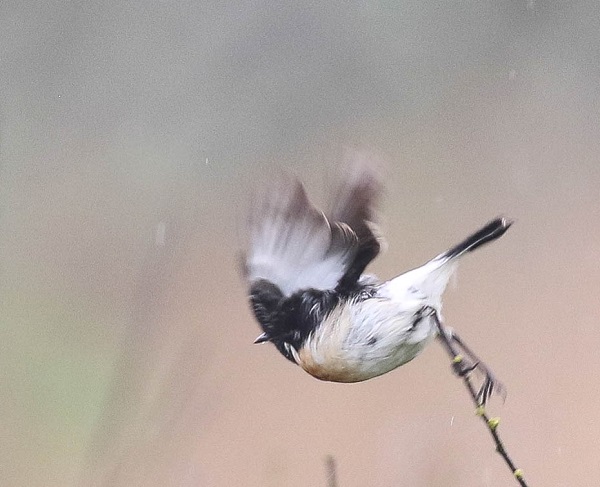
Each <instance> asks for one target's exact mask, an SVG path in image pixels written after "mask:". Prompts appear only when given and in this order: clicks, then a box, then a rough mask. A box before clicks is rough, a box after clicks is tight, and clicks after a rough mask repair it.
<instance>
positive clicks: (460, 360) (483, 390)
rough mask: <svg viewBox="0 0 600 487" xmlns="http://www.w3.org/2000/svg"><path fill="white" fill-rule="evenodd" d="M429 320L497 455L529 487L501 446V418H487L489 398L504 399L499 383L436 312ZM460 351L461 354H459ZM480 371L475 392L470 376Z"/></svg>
mask: <svg viewBox="0 0 600 487" xmlns="http://www.w3.org/2000/svg"><path fill="white" fill-rule="evenodd" d="M431 316H432V318H433V320H434V321H435V324H436V327H437V329H438V333H439V338H440V340H441V342H442V344H443V345H444V348H445V349H446V351H447V352H448V354H449V355H450V357H451V358H452V367H453V369H454V371H455V373H456V374H457V375H458V376H459V377H460V378H461V379H462V380H463V382H464V384H465V387H466V388H467V390H468V391H469V394H470V395H471V398H472V399H473V402H474V403H475V405H476V410H475V411H476V413H477V415H478V416H479V417H481V419H482V420H483V421H484V422H485V424H486V426H487V428H488V430H489V432H490V434H491V435H492V438H493V439H494V443H495V444H496V451H497V452H498V453H499V454H500V456H502V458H503V459H504V462H505V463H506V465H507V466H508V468H510V470H511V472H512V473H513V475H514V477H515V479H516V480H517V482H518V483H519V485H520V486H521V487H528V486H527V483H526V482H525V479H524V478H523V471H522V470H521V469H520V468H517V467H516V466H515V464H514V462H513V461H512V459H511V458H510V456H509V455H508V453H507V451H506V449H505V448H504V444H503V443H502V441H501V440H500V436H499V435H498V425H499V424H500V418H490V417H489V416H488V414H487V412H486V410H485V404H486V402H487V400H488V399H489V398H490V396H491V395H492V394H493V393H494V392H496V393H498V394H500V395H501V396H502V397H503V398H506V389H505V388H504V386H503V385H502V384H501V383H500V382H498V381H497V380H496V379H495V378H494V376H493V374H492V373H491V371H490V369H489V368H488V367H487V366H486V365H485V364H483V362H481V360H479V358H478V357H477V355H475V354H474V353H473V351H472V350H471V349H470V348H469V347H468V346H467V345H466V344H465V343H464V342H463V341H462V340H461V339H460V338H459V337H458V336H457V335H456V334H455V333H454V332H453V331H452V330H451V329H449V328H447V327H446V326H444V325H443V324H442V322H441V320H440V318H439V316H438V314H437V312H436V311H435V310H432V313H431ZM461 351H462V353H461ZM477 370H479V371H481V372H482V373H483V374H484V380H483V384H482V386H481V387H480V388H479V390H478V391H476V390H475V387H474V386H473V383H472V382H471V373H472V372H473V371H477Z"/></svg>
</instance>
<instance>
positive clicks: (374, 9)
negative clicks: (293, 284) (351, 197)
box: [0, 0, 600, 487]
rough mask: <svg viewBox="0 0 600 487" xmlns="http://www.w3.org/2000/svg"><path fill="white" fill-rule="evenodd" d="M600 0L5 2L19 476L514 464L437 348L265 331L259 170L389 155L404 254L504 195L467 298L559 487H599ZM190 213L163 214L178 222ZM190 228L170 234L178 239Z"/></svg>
mask: <svg viewBox="0 0 600 487" xmlns="http://www.w3.org/2000/svg"><path fill="white" fill-rule="evenodd" d="M598 19H599V17H598V6H597V3H596V2H593V1H589V2H585V1H566V0H565V1H559V0H555V1H541V0H528V1H526V0H522V1H499V2H481V1H478V2H476V1H461V2H434V1H430V0H426V1H423V0H419V1H416V0H415V1H412V0H410V1H404V0H403V1H399V2H398V1H381V2H373V1H362V2H354V3H352V4H351V5H350V4H346V3H344V2H294V3H293V4H290V5H286V4H282V3H280V2H264V1H263V2H261V1H255V2H239V1H235V2H209V1H204V2H196V1H189V2H166V1H147V2H142V1H129V2H122V1H114V0H113V1H103V2H99V1H91V2H58V1H48V2H41V3H40V2H37V3H34V2H29V3H28V2H21V1H19V2H16V1H14V2H13V1H8V0H7V1H4V2H2V6H1V7H0V90H1V97H0V137H1V139H0V157H1V164H2V165H1V168H0V170H1V173H0V177H1V192H0V205H1V206H0V223H1V225H0V255H1V271H0V287H1V289H0V303H1V305H0V306H1V309H0V320H1V334H2V335H1V336H0V350H1V352H0V375H1V378H0V384H1V385H2V391H1V394H0V411H1V416H2V417H1V421H0V459H1V460H0V483H1V484H2V485H3V486H47V487H51V486H217V487H221V486H223V487H224V486H232V485H236V486H237V485H240V486H249V487H253V486H290V487H294V486H298V487H300V486H301V487H305V486H323V485H325V470H324V458H325V456H326V455H327V454H332V455H334V456H335V458H336V459H337V462H338V477H339V484H340V487H359V486H360V487H362V486H367V487H369V486H382V487H384V486H385V487H387V486H442V485H443V486H467V487H468V486H490V487H491V486H506V485H516V484H515V483H514V481H513V480H511V478H510V472H509V471H508V470H507V469H506V467H505V465H503V464H502V463H501V460H500V458H499V457H498V456H497V455H496V454H495V453H494V450H493V446H492V443H491V441H490V439H489V438H488V434H487V433H486V431H485V429H484V427H483V425H482V424H480V422H479V421H478V420H477V419H476V418H475V417H474V416H473V411H472V406H471V404H470V402H469V399H468V397H467V395H466V393H465V391H464V389H463V387H462V385H461V383H460V381H458V380H456V379H455V378H453V377H452V375H451V372H450V368H449V364H448V360H447V357H446V356H445V355H444V353H443V351H442V349H441V347H440V346H439V345H438V344H433V345H432V346H431V347H430V348H428V349H427V350H426V352H425V353H424V354H423V355H422V356H420V357H419V358H418V359H417V360H415V361H414V362H412V363H410V364H408V365H407V366H406V367H403V368H401V369H399V370H396V371H394V372H392V373H390V374H388V375H386V376H384V377H381V378H378V379H375V380H372V381H369V382H366V383H362V384H354V385H339V384H329V383H321V382H318V381H316V380H314V379H312V378H310V377H309V376H307V375H305V374H303V373H301V371H300V370H299V369H298V368H296V367H294V366H293V365H291V364H290V363H288V362H287V361H286V360H284V359H283V358H282V357H281V356H280V355H279V354H277V353H276V352H275V350H274V349H273V348H272V347H270V346H268V345H267V346H260V347H259V346H253V345H252V340H253V339H254V337H255V336H256V334H257V333H258V326H257V325H256V323H255V322H254V321H253V319H252V317H251V315H250V313H249V311H248V309H247V306H246V298H245V290H244V286H243V285H242V283H241V282H240V279H239V276H238V274H237V268H236V252H237V249H238V242H239V235H238V233H237V225H238V222H239V221H240V220H241V218H242V215H243V213H244V208H245V204H246V201H247V196H248V192H249V187H250V183H251V182H255V181H256V180H260V179H261V177H264V175H269V174H270V173H271V172H272V171H273V170H274V169H276V168H277V169H281V168H283V169H287V170H292V171H294V172H295V173H297V174H298V175H299V176H301V177H302V178H303V180H305V181H306V183H307V186H308V188H309V190H310V191H311V193H312V194H313V195H315V199H316V200H317V201H319V202H323V201H325V200H326V197H327V193H328V189H329V188H330V185H329V181H331V176H330V175H331V173H332V170H333V168H335V166H336V164H337V163H338V162H339V160H340V158H341V156H342V154H343V153H344V150H345V148H347V147H350V146H355V147H356V146H362V147H369V148H371V149H372V150H374V151H376V152H378V153H379V154H380V155H381V156H382V157H383V158H384V159H385V160H386V161H387V163H388V170H387V176H386V181H387V193H386V198H385V200H384V202H383V204H382V210H383V213H384V215H385V217H384V221H383V229H384V231H385V233H386V236H387V239H388V242H389V250H388V252H387V253H385V254H384V255H382V256H381V257H380V258H379V259H378V260H377V261H376V262H375V263H374V264H373V266H372V268H371V270H372V271H373V272H375V273H377V274H378V275H379V276H381V277H383V278H388V277H391V276H393V275H394V273H397V272H400V271H402V270H405V269H408V268H410V267H412V266H415V265H418V264H420V263H421V262H423V261H424V260H426V259H428V258H430V257H431V256H433V255H435V254H436V253H438V252H440V251H441V250H443V249H444V248H445V247H446V246H448V245H451V244H453V243H455V242H456V241H457V240H459V239H461V238H462V237H464V236H465V235H466V233H468V232H470V231H472V230H474V229H476V228H477V227H478V226H479V225H480V224H482V223H484V222H486V221H487V220H488V219H489V218H491V217H493V216H496V215H497V214H506V215H509V216H512V217H514V218H516V219H517V224H516V225H515V226H514V227H513V228H511V231H510V232H509V233H508V234H507V235H506V237H505V238H503V239H502V240H500V241H499V242H497V243H495V244H494V245H493V246H489V247H486V248H485V249H484V250H481V251H480V252H478V253H477V254H474V255H472V256H469V258H468V259H465V261H464V263H463V265H462V267H461V269H460V272H459V279H458V284H457V286H455V288H454V289H451V290H450V291H449V292H448V294H447V299H446V307H445V315H446V318H447V320H448V322H449V324H451V325H452V326H454V327H455V328H456V329H458V330H460V332H461V334H462V335H463V337H464V338H465V339H467V341H468V342H470V343H471V344H472V346H473V347H474V348H475V349H476V350H477V351H479V353H480V354H481V355H482V356H483V357H484V358H485V359H486V360H487V361H488V363H489V364H490V365H491V366H492V367H493V369H494V370H495V371H496V374H497V375H498V376H500V377H501V378H502V380H503V381H504V382H505V384H506V385H507V387H508V391H509V393H508V399H507V401H506V403H505V404H504V405H503V404H502V402H501V401H495V402H493V403H492V405H491V407H490V409H491V411H492V413H493V414H498V415H500V416H501V417H502V425H501V428H502V434H503V436H504V438H505V441H506V444H507V446H508V447H509V449H510V451H511V452H512V453H513V455H514V457H515V459H516V461H517V463H518V464H519V466H521V467H522V468H524V469H525V472H526V474H527V478H528V480H529V482H530V484H531V486H546V487H549V486H563V485H579V486H594V485H598V479H599V477H600V462H598V457H599V452H598V438H599V437H600V424H599V421H598V419H597V411H598V409H599V407H600V393H599V392H598V380H599V376H600V353H598V349H599V348H600V347H599V346H600V332H599V329H600V328H599V327H600V311H599V310H600V305H599V304H598V294H599V293H598V291H599V289H600V204H599V202H600V189H599V183H600V157H599V155H598V154H599V153H600V152H599V149H600V147H599V146H600V142H599V134H600V132H599V129H600V117H599V113H600V111H599V108H600V107H599V102H600V84H599V83H598V80H599V79H600V49H599V47H600V43H599V38H600V34H599V32H600V30H599V29H600V22H599V20H598ZM163 234H164V238H163ZM163 243H164V245H163Z"/></svg>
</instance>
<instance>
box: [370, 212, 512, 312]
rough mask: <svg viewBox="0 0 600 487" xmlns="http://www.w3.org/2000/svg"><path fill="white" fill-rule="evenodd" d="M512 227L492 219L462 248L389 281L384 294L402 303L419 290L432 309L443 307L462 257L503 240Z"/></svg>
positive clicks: (464, 243)
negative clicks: (443, 294) (500, 239)
mask: <svg viewBox="0 0 600 487" xmlns="http://www.w3.org/2000/svg"><path fill="white" fill-rule="evenodd" d="M511 224H512V221H510V220H507V219H505V218H496V219H495V220H492V221H491V222H489V223H488V224H487V225H485V226H484V227H483V228H481V229H480V230H478V231H477V232H475V233H474V234H472V235H471V236H469V237H467V238H466V239H465V240H463V241H462V242H461V243H459V244H458V245H456V246H454V247H452V248H451V249H449V250H447V251H446V252H444V253H442V254H440V255H438V256H437V257H435V258H434V259H432V260H430V261H429V262H427V263H426V264H424V265H422V266H421V267H417V268H416V269H413V270H412V271H409V272H406V273H405V274H401V275H400V276H398V277H396V278H394V279H392V280H391V281H388V282H387V283H386V284H385V285H384V288H383V289H382V291H383V293H384V294H387V295H388V296H389V297H391V298H392V299H397V300H402V299H406V298H407V297H408V296H411V295H412V293H413V291H417V292H418V293H421V294H422V295H423V296H426V297H427V299H428V300H429V302H430V305H431V306H434V307H436V308H439V307H440V306H441V297H442V293H443V292H444V290H445V289H446V286H447V284H448V281H449V280H450V277H451V276H452V274H453V273H454V271H455V270H456V266H457V264H458V258H459V257H460V256H461V255H463V254H465V253H466V252H471V251H472V250H475V249H477V248H479V247H481V246H482V245H484V244H486V243H488V242H491V241H493V240H496V239H497V238H500V237H501V236H502V235H504V233H505V232H506V230H508V228H509V227H510V226H511ZM411 290H413V291H411Z"/></svg>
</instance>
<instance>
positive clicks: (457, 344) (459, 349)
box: [438, 320, 506, 406]
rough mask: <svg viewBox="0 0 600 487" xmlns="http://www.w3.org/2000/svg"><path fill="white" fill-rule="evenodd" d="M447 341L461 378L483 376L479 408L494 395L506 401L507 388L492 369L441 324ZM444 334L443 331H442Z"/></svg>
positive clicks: (455, 370) (454, 364) (478, 391)
mask: <svg viewBox="0 0 600 487" xmlns="http://www.w3.org/2000/svg"><path fill="white" fill-rule="evenodd" d="M438 323H439V327H438V328H440V327H441V328H442V329H443V333H444V335H445V337H446V339H447V340H448V341H449V345H450V348H449V350H452V357H453V359H452V367H453V368H454V372H455V373H456V375H458V376H459V377H463V378H464V377H470V375H471V373H472V372H479V373H480V374H481V375H482V376H483V380H482V383H481V386H480V387H479V389H478V390H477V393H476V394H475V402H476V403H477V405H478V406H485V405H486V404H487V401H488V399H489V398H490V397H491V396H492V394H494V393H495V394H498V395H499V396H501V397H502V399H503V400H506V388H505V387H504V385H503V384H502V383H501V382H500V381H498V380H497V379H496V377H495V376H494V374H493V372H492V371H491V370H490V368H489V367H488V366H487V365H485V363H484V362H482V361H481V359H480V358H479V357H478V356H477V355H475V353H474V352H473V351H472V350H471V349H470V348H469V347H468V346H467V344H466V343H465V342H463V341H462V339H461V338H460V337H459V336H458V335H457V334H456V333H455V332H454V331H453V330H450V329H448V328H446V327H444V326H443V325H441V323H440V322H439V320H438ZM440 333H442V331H440Z"/></svg>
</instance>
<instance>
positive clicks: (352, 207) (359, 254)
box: [330, 152, 384, 290]
mask: <svg viewBox="0 0 600 487" xmlns="http://www.w3.org/2000/svg"><path fill="white" fill-rule="evenodd" d="M379 166H380V164H379V163H378V162H377V161H375V160H374V156H373V155H370V154H367V153H364V152H352V153H350V154H349V156H348V157H347V161H346V164H344V167H343V170H344V176H343V178H342V180H341V184H340V185H339V188H338V190H337V193H336V197H335V198H334V200H333V205H332V209H331V211H330V215H331V220H332V221H336V222H340V223H345V224H346V225H348V226H349V227H350V228H351V229H352V231H353V232H354V233H355V234H356V236H357V238H358V249H357V251H356V253H355V254H354V257H353V260H352V262H351V264H350V265H349V266H348V268H347V270H346V272H345V274H344V276H343V277H342V279H341V280H340V283H339V287H340V290H343V289H344V288H346V289H348V288H351V287H353V286H354V285H355V284H356V282H357V281H358V279H359V278H360V276H361V274H362V273H363V271H364V270H365V268H366V267H367V265H368V264H369V263H370V262H371V261H372V260H373V259H374V258H375V257H377V255H378V254H379V251H380V250H381V247H382V245H383V243H384V240H383V237H382V236H381V234H380V233H379V229H378V226H377V224H376V221H377V218H376V214H375V213H376V206H377V203H378V200H379V197H380V196H381V193H382V183H381V179H380V171H379Z"/></svg>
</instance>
